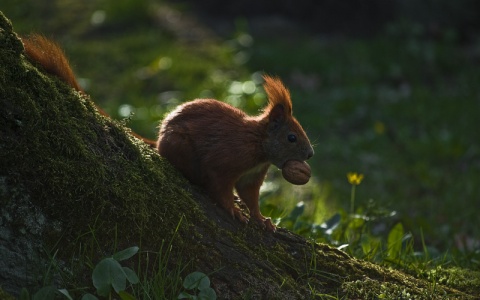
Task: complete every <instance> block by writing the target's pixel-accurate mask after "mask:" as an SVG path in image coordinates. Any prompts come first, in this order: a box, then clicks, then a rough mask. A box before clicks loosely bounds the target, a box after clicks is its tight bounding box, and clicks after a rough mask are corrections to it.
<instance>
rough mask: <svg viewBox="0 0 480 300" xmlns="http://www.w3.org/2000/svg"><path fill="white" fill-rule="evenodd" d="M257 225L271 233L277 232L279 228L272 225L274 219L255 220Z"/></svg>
mask: <svg viewBox="0 0 480 300" xmlns="http://www.w3.org/2000/svg"><path fill="white" fill-rule="evenodd" d="M254 220H255V223H256V224H258V225H259V226H260V227H262V229H265V230H266V231H269V232H275V231H277V226H276V225H275V224H273V223H272V219H270V218H265V217H262V218H255V219H254Z"/></svg>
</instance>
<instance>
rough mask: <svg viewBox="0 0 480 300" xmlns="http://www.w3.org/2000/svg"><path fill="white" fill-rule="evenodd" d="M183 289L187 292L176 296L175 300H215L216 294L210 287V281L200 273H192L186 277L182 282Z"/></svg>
mask: <svg viewBox="0 0 480 300" xmlns="http://www.w3.org/2000/svg"><path fill="white" fill-rule="evenodd" d="M183 287H184V288H185V289H186V290H187V291H190V292H191V293H193V294H190V293H189V292H187V291H183V292H181V293H180V295H178V298H177V299H193V300H196V299H201V300H214V299H217V294H216V293H215V291H214V290H213V289H212V288H211V287H210V279H209V278H208V276H207V275H206V274H204V273H202V272H193V273H190V274H188V275H187V277H185V279H184V280H183Z"/></svg>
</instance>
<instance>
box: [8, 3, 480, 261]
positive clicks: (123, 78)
mask: <svg viewBox="0 0 480 300" xmlns="http://www.w3.org/2000/svg"><path fill="white" fill-rule="evenodd" d="M272 6H273V4H272V2H270V1H242V2H236V3H230V2H229V1H216V0H208V1H201V4H200V2H195V1H160V0H91V1H72V0H55V1H38V0H24V1H21V2H19V1H15V0H4V1H2V4H1V7H0V9H1V10H2V11H3V13H4V14H5V15H6V16H7V17H8V18H9V19H11V21H12V22H13V25H14V28H15V30H16V32H17V33H19V34H28V33H30V32H39V33H43V34H45V35H46V36H48V37H51V38H53V39H55V40H56V41H58V42H59V43H60V44H61V45H62V47H64V49H65V51H66V53H67V55H68V56H69V58H70V61H71V64H72V66H73V69H74V70H75V72H76V74H77V76H78V78H79V81H80V83H81V84H82V86H83V87H84V88H85V90H86V91H87V93H88V94H90V95H91V97H92V99H94V101H95V102H96V103H98V104H99V105H100V106H101V107H103V108H104V109H105V110H106V111H107V112H108V113H109V114H110V115H111V116H112V117H114V118H116V119H128V120H127V125H128V126H129V127H131V128H133V130H134V131H136V132H138V133H140V134H142V135H144V136H146V137H149V138H152V139H154V138H155V137H156V131H157V127H158V125H159V122H160V120H161V118H162V117H163V116H164V114H165V113H166V112H168V111H169V110H171V109H172V108H173V107H175V106H176V105H178V104H179V103H182V102H184V101H188V100H191V99H194V98H205V97H208V98H217V99H220V100H223V101H226V102H228V103H231V104H233V105H235V106H238V107H241V108H242V109H244V110H246V111H248V112H249V113H252V114H255V113H257V112H258V110H259V109H261V107H262V106H263V105H264V104H265V102H266V98H265V95H264V93H263V90H262V88H261V75H262V74H264V73H268V74H275V75H279V76H280V77H281V78H282V79H283V80H284V82H285V84H286V85H287V86H288V87H289V88H290V90H291V93H292V98H293V104H294V114H295V115H296V117H297V119H298V120H299V121H300V122H301V123H302V124H303V126H304V128H305V129H306V131H307V133H308V135H309V137H310V139H311V141H312V143H313V144H314V146H315V156H314V157H313V158H312V159H311V160H310V161H309V163H310V165H311V166H312V169H313V174H314V178H313V179H312V181H311V182H310V183H309V184H307V185H306V186H303V187H294V186H292V185H290V184H286V183H285V182H284V181H283V179H281V175H280V174H279V172H278V171H276V170H274V169H272V172H270V174H269V176H268V179H267V181H266V184H265V185H264V187H263V189H262V191H263V193H262V199H261V201H262V202H261V204H262V212H263V213H264V214H265V215H271V216H272V217H274V218H275V219H276V221H277V222H280V226H286V227H289V228H292V229H294V230H297V231H298V232H299V233H301V234H304V235H306V236H311V237H313V238H316V239H317V240H319V241H328V242H330V243H333V244H337V245H340V244H344V243H351V240H349V239H348V238H345V237H343V238H340V237H336V238H332V236H331V232H326V231H325V230H324V231H322V230H321V229H322V228H323V229H325V228H330V229H333V228H331V227H329V226H330V225H332V222H333V223H335V225H338V224H337V223H338V222H336V221H338V219H337V217H338V216H341V217H340V219H346V218H347V219H348V218H349V217H348V216H349V213H352V212H351V211H350V205H351V186H350V184H349V183H348V181H347V177H346V174H347V173H348V172H358V173H362V174H364V175H365V177H364V180H363V181H362V182H361V184H360V185H359V186H357V187H356V190H355V208H356V210H355V213H356V216H357V217H358V216H360V217H359V218H360V219H362V220H363V221H365V222H367V221H368V222H370V223H369V227H368V236H369V237H370V238H371V239H373V238H374V237H379V238H380V239H382V238H385V237H386V236H387V235H388V233H389V232H390V230H391V228H392V227H393V226H394V224H396V223H398V222H401V223H402V224H403V226H404V228H405V231H406V232H411V233H412V235H411V236H412V240H413V241H415V248H416V249H420V248H422V246H423V245H427V246H428V249H430V250H429V251H430V255H434V254H435V253H436V255H439V256H441V255H446V253H448V254H449V255H451V254H453V256H452V257H453V258H452V260H455V261H457V260H460V261H462V265H465V266H469V267H471V268H476V269H478V268H479V264H480V253H479V251H480V250H479V249H480V221H479V218H478V214H479V211H480V187H479V183H480V144H479V141H480V129H479V128H478V127H479V126H478V116H479V112H480V86H479V84H478V83H479V80H480V68H479V67H480V35H479V34H478V32H479V29H480V2H476V1H472V0H470V1H468V0H462V1H422V2H421V3H420V2H419V1H400V0H398V1H340V2H339V3H337V2H336V1H302V2H301V3H300V2H298V1H297V2H295V1H287V0H282V1H276V2H275V7H272ZM298 203H300V205H298V206H297V204H298ZM351 216H352V214H351V215H350V217H351ZM332 217H333V218H332ZM327 220H329V221H330V223H328V222H327V223H324V222H326V221H327ZM322 223H324V224H322ZM339 228H340V227H339ZM364 231H365V228H364V227H362V232H363V233H365V232H364ZM352 252H354V251H352Z"/></svg>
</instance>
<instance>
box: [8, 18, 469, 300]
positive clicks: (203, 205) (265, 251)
mask: <svg viewBox="0 0 480 300" xmlns="http://www.w3.org/2000/svg"><path fill="white" fill-rule="evenodd" d="M0 100H1V102H0V207H1V215H0V218H1V219H0V224H1V226H2V227H1V230H0V256H1V260H0V286H2V288H3V289H4V290H6V291H8V292H10V293H12V294H18V292H19V291H20V288H21V287H38V286H40V285H42V284H44V278H43V277H44V276H45V275H47V274H49V273H48V272H47V271H46V269H48V267H49V266H51V265H55V266H56V267H57V269H58V270H60V271H61V270H63V271H65V270H67V269H70V270H71V271H73V272H75V270H72V269H73V268H74V265H75V263H74V261H78V260H80V262H81V257H83V256H85V255H87V254H88V255H89V257H90V258H98V259H100V258H102V257H103V256H105V255H109V254H112V253H113V252H114V251H116V250H121V249H123V248H126V247H129V246H133V245H138V246H140V247H141V249H142V253H144V254H142V255H140V258H139V259H138V260H137V261H132V262H131V263H132V264H141V265H142V266H143V268H144V269H145V268H146V266H147V265H148V262H147V259H146V258H147V257H148V255H146V254H145V253H149V252H150V251H151V252H159V250H160V249H161V248H162V245H164V246H165V244H166V243H167V244H168V243H171V249H170V250H169V255H170V259H169V261H168V262H167V263H165V265H164V267H165V268H170V269H172V270H174V269H178V268H179V267H182V266H185V267H186V268H185V270H184V272H183V274H182V275H183V276H184V275H186V274H187V273H188V272H191V271H193V270H198V271H202V272H204V273H207V274H210V279H211V281H212V286H213V287H214V289H215V290H216V292H217V295H218V296H219V297H220V298H222V299H235V298H240V297H245V298H252V299H304V298H315V296H319V295H322V294H324V295H333V296H337V295H338V296H339V297H343V296H347V297H348V298H364V297H373V298H374V297H378V296H379V295H381V294H384V295H390V296H395V295H401V293H410V295H418V296H420V298H422V297H424V298H435V295H442V296H443V295H450V297H451V298H468V297H469V296H468V295H466V294H464V293H462V292H459V291H456V290H453V289H451V288H448V287H441V286H436V287H435V288H432V287H431V285H430V283H429V282H425V281H422V280H418V279H415V278H414V277H411V276H408V275H405V274H403V273H401V272H398V271H394V270H390V269H386V268H383V267H380V266H377V265H374V264H371V263H367V262H364V261H360V260H357V259H354V258H351V257H350V256H348V255H347V254H345V253H343V252H342V251H339V250H337V249H335V248H332V247H329V246H327V245H320V244H315V243H312V242H310V241H307V240H305V239H304V238H302V237H299V236H297V235H295V234H293V233H291V232H289V231H287V230H284V229H281V228H280V229H279V230H278V231H277V232H276V233H269V232H265V231H263V230H261V229H260V228H258V227H255V226H254V225H248V226H243V225H241V224H239V223H238V222H237V221H235V220H232V218H231V217H230V216H229V215H227V214H226V213H225V212H224V211H223V210H221V209H219V208H217V207H216V206H214V205H213V204H212V203H210V201H209V200H208V199H207V198H206V197H205V196H204V194H203V193H202V191H200V190H198V189H196V188H194V187H191V186H190V185H189V184H188V182H186V181H185V180H184V179H183V178H182V177H181V176H179V175H178V173H177V172H176V171H175V170H174V169H173V168H172V167H171V166H170V165H169V164H168V162H166V161H165V160H164V159H162V158H161V157H160V156H159V155H158V154H157V153H156V152H155V151H153V150H152V149H150V148H148V147H147V146H146V145H144V144H143V143H142V142H140V141H138V140H136V139H135V138H133V137H132V136H131V135H130V134H129V133H128V130H127V129H125V128H124V127H123V126H122V125H120V124H118V123H117V122H114V121H112V120H109V119H106V118H104V117H102V116H100V115H99V114H98V113H97V111H96V109H95V107H94V105H93V104H92V103H91V101H90V100H89V99H88V98H86V97H84V96H82V95H80V94H79V93H76V92H74V91H73V90H72V89H70V88H69V87H68V86H66V85H64V84H63V83H62V82H59V81H58V80H56V79H55V78H49V77H48V76H46V75H44V74H42V73H41V71H39V70H38V69H37V68H36V67H35V66H33V65H31V64H30V63H29V62H28V61H27V60H26V59H25V57H24V55H23V45H22V43H21V41H20V40H19V39H18V37H17V36H16V34H15V33H14V32H13V29H12V26H11V24H10V23H9V21H8V20H7V19H6V18H5V17H4V16H3V15H1V14H0ZM162 243H163V244H162ZM162 249H163V250H165V249H166V247H163V248H162ZM72 258H76V259H72ZM93 263H95V262H93ZM149 267H151V264H150V265H149ZM78 270H81V268H79V269H78ZM79 272H81V271H79ZM154 272H155V271H153V272H152V274H154ZM82 276H83V275H82V274H80V275H78V276H76V277H75V276H73V277H75V278H76V279H77V280H82ZM83 279H85V280H86V281H88V280H89V279H88V277H85V278H83ZM52 280H53V282H56V283H58V284H65V282H60V283H59V281H61V280H65V278H64V277H61V278H60V277H58V276H53V279H52ZM59 287H62V286H59Z"/></svg>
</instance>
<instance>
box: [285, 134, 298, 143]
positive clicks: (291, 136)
mask: <svg viewBox="0 0 480 300" xmlns="http://www.w3.org/2000/svg"><path fill="white" fill-rule="evenodd" d="M287 138H288V141H289V142H290V143H295V142H296V141H297V136H296V135H294V134H289V135H288V136H287Z"/></svg>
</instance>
